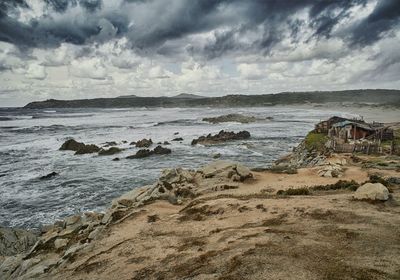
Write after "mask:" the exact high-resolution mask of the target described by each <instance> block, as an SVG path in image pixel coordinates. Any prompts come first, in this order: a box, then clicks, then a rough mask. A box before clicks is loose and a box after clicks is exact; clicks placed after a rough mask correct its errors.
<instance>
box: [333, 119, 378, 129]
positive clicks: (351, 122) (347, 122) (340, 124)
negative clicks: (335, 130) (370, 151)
mask: <svg viewBox="0 0 400 280" xmlns="http://www.w3.org/2000/svg"><path fill="white" fill-rule="evenodd" d="M347 125H354V126H356V127H359V128H362V129H364V130H370V131H374V130H375V129H374V128H372V127H371V126H369V125H368V124H367V123H359V122H354V121H350V120H345V121H343V122H338V123H335V124H334V125H332V126H333V127H344V126H347Z"/></svg>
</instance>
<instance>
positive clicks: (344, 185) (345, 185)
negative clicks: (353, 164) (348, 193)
mask: <svg viewBox="0 0 400 280" xmlns="http://www.w3.org/2000/svg"><path fill="white" fill-rule="evenodd" d="M359 186H360V184H359V183H357V182H356V181H354V180H351V181H347V180H339V181H337V182H336V183H335V184H328V185H318V186H314V187H312V188H311V189H312V190H314V191H329V190H341V189H342V190H352V191H355V190H357V188H358V187H359Z"/></svg>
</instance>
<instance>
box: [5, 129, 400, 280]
mask: <svg viewBox="0 0 400 280" xmlns="http://www.w3.org/2000/svg"><path fill="white" fill-rule="evenodd" d="M247 133H248V132H247ZM247 133H245V132H239V133H237V134H236V133H233V132H232V133H229V132H228V134H227V132H224V131H221V132H220V133H219V134H218V135H217V136H211V135H210V136H207V137H203V138H199V139H198V140H197V141H195V142H196V143H195V144H197V143H201V144H206V143H216V142H218V140H216V139H217V138H218V139H224V140H226V139H227V138H229V140H231V139H236V138H237V137H239V138H240V139H245V138H248V137H250V134H249V133H248V134H247ZM226 135H228V136H229V137H227V136H226ZM215 137H217V138H215ZM243 137H245V138H243ZM68 141H69V142H68ZM68 141H67V142H66V143H64V144H63V146H62V147H61V148H60V149H61V150H73V151H75V152H77V151H81V153H83V151H84V150H95V149H94V147H92V146H94V145H85V144H84V143H79V142H76V141H75V140H73V141H71V140H68ZM138 143H139V144H138ZM152 144H153V142H152V140H151V139H143V140H141V141H138V142H136V143H135V145H136V146H137V147H139V148H142V147H144V148H146V149H141V150H139V151H138V153H143V154H146V156H147V154H150V155H151V154H157V153H161V152H157V151H158V150H160V149H163V152H166V150H169V149H166V148H162V147H161V146H157V147H156V148H155V149H153V150H150V149H147V148H149V147H150V146H151V145H152ZM192 144H193V143H192ZM114 145H115V144H114V143H110V144H109V145H108V147H110V148H109V149H107V150H106V149H100V148H99V149H97V151H96V152H97V153H99V155H100V152H101V151H103V153H107V151H110V150H111V149H112V148H113V146H114ZM138 145H139V146H138ZM159 147H160V148H159ZM164 149H166V150H164ZM140 151H142V152H140ZM143 151H144V152H143ZM169 152H171V151H170V150H169ZM140 156H141V154H140V155H138V154H136V155H134V157H135V158H138V157H140ZM381 160H382V161H385V162H393V161H397V163H398V164H399V160H398V158H396V157H395V158H394V157H384V158H381ZM367 161H371V162H372V161H376V159H375V158H371V157H363V158H362V159H357V160H355V158H354V157H353V156H352V155H337V154H332V153H329V152H327V151H325V150H324V151H319V150H316V149H309V148H308V147H307V146H306V143H305V141H303V142H302V143H300V145H299V146H298V147H297V148H295V149H294V150H293V152H292V153H291V154H290V155H288V156H286V157H284V158H282V159H279V160H277V161H276V163H275V165H274V166H273V167H271V168H267V169H266V170H264V171H261V170H257V171H251V170H250V169H249V168H247V167H245V166H244V165H241V164H239V163H235V162H229V161H221V160H220V161H215V162H212V163H210V164H209V165H206V166H204V167H202V168H200V169H198V170H186V169H182V168H172V169H166V170H163V171H162V173H161V175H160V177H159V178H158V180H157V181H156V182H154V184H152V185H149V186H143V187H140V188H136V189H134V190H132V191H130V192H128V193H126V194H124V195H122V196H121V197H119V198H116V199H115V200H113V201H112V203H111V206H110V207H109V208H108V209H107V210H106V211H105V213H94V212H88V213H83V214H82V215H75V216H71V217H68V218H66V219H64V220H63V221H58V222H56V223H55V224H53V225H49V226H45V227H43V228H42V230H41V232H40V233H39V234H35V233H31V232H27V231H23V230H17V229H0V237H1V239H0V278H1V279H59V278H64V279H93V277H94V275H96V277H97V279H111V278H110V277H113V276H111V275H114V276H115V271H116V270H117V271H118V274H119V277H118V278H120V279H184V278H185V279H186V278H188V277H189V278H190V279H211V278H212V277H214V276H215V277H217V279H265V277H273V278H276V277H278V278H279V277H280V278H282V277H283V279H353V277H355V276H356V275H363V277H364V278H363V279H396V277H397V276H399V275H400V274H399V273H400V271H399V270H398V269H397V270H396V267H397V268H398V266H399V265H400V263H399V261H398V258H397V259H396V258H394V257H393V256H395V255H399V253H400V247H398V246H397V245H396V246H397V247H396V246H395V247H391V248H392V251H389V250H388V248H390V246H391V245H392V243H393V242H395V243H396V242H397V241H400V240H398V239H396V238H398V236H400V235H399V233H400V232H399V229H398V227H396V226H394V225H396V224H399V222H400V218H399V217H400V215H398V214H400V207H399V204H398V202H397V201H399V199H400V177H399V168H400V165H397V167H394V168H393V169H388V168H385V169H379V168H376V167H377V166H374V168H366V167H365V162H367ZM382 166H385V165H383V164H382ZM53 175H54V174H53ZM53 175H51V176H53ZM49 176H50V175H49ZM54 176H56V175H54ZM339 178H340V180H339ZM44 179H45V178H44ZM338 180H339V181H338ZM347 208H348V210H346V209H347ZM366 217H368V218H366ZM370 221H374V223H375V224H370V223H369V222H370ZM349 225H351V227H349ZM357 225H358V227H359V226H360V225H363V227H364V230H363V231H361V232H360V231H359V230H358V229H357V227H356V226H357ZM378 225H379V226H378ZM163 229H168V230H169V231H168V232H164V233H163V232H162V231H163ZM314 229H316V230H314ZM230 232H231V233H230ZM382 234H383V235H386V236H387V238H388V240H376V239H374V238H376V237H377V236H380V235H382ZM214 235H215V236H216V237H215V238H213V237H212V236H214ZM396 236H397V237H396ZM339 237H340V238H339ZM306 240H308V241H307V242H306ZM315 240H320V242H322V244H320V245H318V246H317V245H316V244H314V243H313V242H315ZM353 240H354V242H355V241H357V243H352V242H353ZM371 240H376V241H375V242H376V243H377V244H376V248H381V249H382V248H383V249H385V248H386V249H387V251H386V253H385V254H383V253H382V254H381V255H380V258H381V259H384V260H385V261H386V266H384V267H380V268H378V267H375V266H372V267H371V262H372V263H373V260H374V258H375V257H376V256H375V255H374V254H371V253H368V252H365V251H364V248H365V244H368V245H369V246H372V247H373V248H375V247H374V246H375V245H374V244H372V243H370V242H372V241H371ZM294 241H296V242H295V243H293V242H294ZM386 241H387V242H386ZM323 242H327V244H330V245H329V246H331V247H330V249H329V250H328V251H326V252H329V254H330V255H324V253H322V252H323V251H324V250H327V249H324V246H325V245H323ZM343 242H351V243H350V244H351V246H353V249H352V252H353V255H354V257H355V258H356V259H357V260H359V263H357V266H354V264H351V263H352V262H354V260H353V259H351V257H352V256H353V255H351V256H348V255H346V257H344V256H345V255H343V254H346V250H345V249H344V248H342V246H344V245H343ZM152 243H153V244H152ZM121 244H125V246H127V247H126V248H128V249H129V250H127V251H126V250H125V249H124V246H121V247H120V245H121ZM155 244H156V245H155ZM232 244H234V245H235V246H233V245H232ZM132 246H133V247H132ZM321 246H322V247H321ZM332 246H333V249H332ZM135 248H137V249H135ZM146 248H147V249H146ZM289 248H291V249H289ZM306 248H308V249H307V250H308V251H307V250H306V251H304V250H305V249H306ZM264 250H266V251H264ZM275 250H280V252H281V253H279V254H277V253H276V251H275ZM286 250H287V251H286ZM133 252H135V253H133ZM271 252H272V255H271ZM273 252H275V253H273ZM299 252H303V253H299ZM148 253H149V255H148ZM108 254H111V255H110V256H109V257H107V255H108ZM296 254H297V255H296ZM299 254H300V255H299ZM321 254H322V255H321ZM219 255H220V256H221V258H218V257H217V256H219ZM314 255H318V256H321V258H320V262H321V264H320V267H319V268H317V267H315V266H313V265H312V263H313V262H315V261H316V260H315V259H314ZM222 256H224V257H222ZM339 256H342V258H345V259H346V264H344V263H340V262H337V259H336V258H339ZM361 256H364V259H365V260H364V261H360V259H359V258H360V257H361ZM250 257H251V258H253V261H254V265H256V264H257V263H259V262H260V265H258V266H256V267H254V265H253V266H252V265H251V263H248V260H247V259H248V258H250ZM272 257H276V258H278V259H279V260H280V261H279V262H275V261H274V259H272ZM299 257H300V258H302V259H304V260H303V261H302V262H301V263H302V264H301V265H300V266H298V267H294V268H292V269H289V270H287V271H283V270H281V268H280V267H281V264H282V262H283V263H285V264H292V263H293V262H294V261H295V260H298V258H299ZM160 260H161V261H160ZM261 261H262V262H261ZM266 262H267V263H269V265H268V266H266V265H264V264H265V263H266ZM303 262H304V263H303ZM261 264H262V265H261ZM332 264H334V265H333V266H332ZM340 264H341V265H340ZM169 267H171V269H169ZM249 270H250V271H252V272H251V273H249V274H247V272H246V271H249ZM299 273H300V274H299ZM299 275H302V276H299ZM215 277H214V278H215ZM252 277H255V278H252ZM298 277H299V278H298ZM332 277H333V278H332ZM214 278H213V279H214Z"/></svg>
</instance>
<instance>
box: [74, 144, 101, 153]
mask: <svg viewBox="0 0 400 280" xmlns="http://www.w3.org/2000/svg"><path fill="white" fill-rule="evenodd" d="M99 151H100V148H99V147H98V146H96V145H94V144H90V145H84V146H83V147H81V148H80V149H79V150H77V151H76V152H75V155H83V154H92V153H97V152H99Z"/></svg>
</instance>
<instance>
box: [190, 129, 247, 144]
mask: <svg viewBox="0 0 400 280" xmlns="http://www.w3.org/2000/svg"><path fill="white" fill-rule="evenodd" d="M248 138H250V132H248V131H246V130H244V131H240V132H237V133H235V132H233V131H224V130H221V131H220V132H219V133H218V134H215V135H211V134H208V135H207V136H200V137H199V138H197V139H193V141H192V145H196V144H203V145H210V144H218V143H223V142H225V141H231V140H244V139H248Z"/></svg>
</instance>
